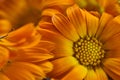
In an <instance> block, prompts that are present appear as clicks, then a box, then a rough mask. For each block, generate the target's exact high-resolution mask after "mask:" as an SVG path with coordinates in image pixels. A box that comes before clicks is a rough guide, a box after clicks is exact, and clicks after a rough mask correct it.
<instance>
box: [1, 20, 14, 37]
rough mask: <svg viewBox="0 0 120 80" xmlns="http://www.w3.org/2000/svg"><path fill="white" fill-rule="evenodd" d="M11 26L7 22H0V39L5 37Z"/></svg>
mask: <svg viewBox="0 0 120 80" xmlns="http://www.w3.org/2000/svg"><path fill="white" fill-rule="evenodd" d="M11 29H12V26H11V24H10V22H9V21H7V20H0V38H2V37H4V36H7V35H8V33H9V32H10V31H11Z"/></svg>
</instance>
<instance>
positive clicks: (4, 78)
mask: <svg viewBox="0 0 120 80" xmlns="http://www.w3.org/2000/svg"><path fill="white" fill-rule="evenodd" d="M0 79H1V80H10V79H9V78H8V77H7V76H6V75H5V74H3V73H0Z"/></svg>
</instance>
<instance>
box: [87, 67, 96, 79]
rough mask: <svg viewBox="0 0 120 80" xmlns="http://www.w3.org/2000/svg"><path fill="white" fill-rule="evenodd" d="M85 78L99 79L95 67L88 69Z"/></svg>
mask: <svg viewBox="0 0 120 80" xmlns="http://www.w3.org/2000/svg"><path fill="white" fill-rule="evenodd" d="M85 80H98V77H97V74H96V72H95V71H94V70H93V69H88V73H87V75H86V77H85Z"/></svg>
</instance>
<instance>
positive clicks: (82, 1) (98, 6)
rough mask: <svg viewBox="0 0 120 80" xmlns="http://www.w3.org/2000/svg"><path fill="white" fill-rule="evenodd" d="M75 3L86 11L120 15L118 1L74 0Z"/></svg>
mask: <svg viewBox="0 0 120 80" xmlns="http://www.w3.org/2000/svg"><path fill="white" fill-rule="evenodd" d="M75 3H77V4H78V5H79V6H80V7H81V8H85V9H87V10H88V11H98V12H99V13H103V12H107V13H109V14H112V15H114V16H117V15H119V14H120V5H119V0H75Z"/></svg>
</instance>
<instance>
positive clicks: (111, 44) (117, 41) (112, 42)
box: [103, 33, 120, 50]
mask: <svg viewBox="0 0 120 80" xmlns="http://www.w3.org/2000/svg"><path fill="white" fill-rule="evenodd" d="M119 36H120V33H118V34H116V35H114V36H113V37H111V38H109V40H107V41H106V42H105V43H104V45H103V47H104V49H106V50H115V49H117V48H119V47H120V37H119Z"/></svg>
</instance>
